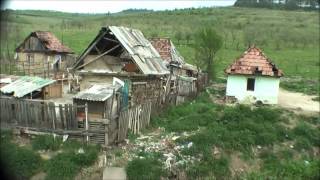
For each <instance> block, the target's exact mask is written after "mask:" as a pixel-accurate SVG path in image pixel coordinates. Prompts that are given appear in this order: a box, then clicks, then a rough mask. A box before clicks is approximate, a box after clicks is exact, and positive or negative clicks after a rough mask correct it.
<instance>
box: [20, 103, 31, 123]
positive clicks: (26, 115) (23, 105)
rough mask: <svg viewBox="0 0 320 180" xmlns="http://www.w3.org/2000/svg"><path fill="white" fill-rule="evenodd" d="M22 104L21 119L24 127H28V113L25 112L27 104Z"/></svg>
mask: <svg viewBox="0 0 320 180" xmlns="http://www.w3.org/2000/svg"><path fill="white" fill-rule="evenodd" d="M21 102H22V108H23V118H24V119H25V127H29V115H28V114H29V113H28V110H27V107H28V104H27V103H26V102H24V101H21Z"/></svg>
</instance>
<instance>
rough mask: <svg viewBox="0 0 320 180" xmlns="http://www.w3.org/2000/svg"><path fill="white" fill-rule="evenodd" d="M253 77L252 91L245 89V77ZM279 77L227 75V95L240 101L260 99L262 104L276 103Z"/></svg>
mask: <svg viewBox="0 0 320 180" xmlns="http://www.w3.org/2000/svg"><path fill="white" fill-rule="evenodd" d="M248 78H255V87H254V91H247V79H248ZM279 82H280V78H275V77H264V76H256V77H255V76H244V75H229V76H228V80H227V91H226V95H227V96H235V97H236V98H237V99H238V101H239V102H241V103H254V102H256V101H261V102H263V103H264V104H277V103H278V91H279Z"/></svg>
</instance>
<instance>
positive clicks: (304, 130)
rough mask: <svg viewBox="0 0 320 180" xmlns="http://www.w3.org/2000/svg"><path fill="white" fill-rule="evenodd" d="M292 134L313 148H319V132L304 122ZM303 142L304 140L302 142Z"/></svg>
mask: <svg viewBox="0 0 320 180" xmlns="http://www.w3.org/2000/svg"><path fill="white" fill-rule="evenodd" d="M293 133H294V135H295V136H296V137H303V138H306V139H308V141H309V142H310V143H311V144H312V145H314V146H320V131H319V129H315V128H312V127H311V126H310V125H309V124H307V123H305V122H303V121H302V122H300V123H299V124H298V125H297V126H296V127H295V128H294V129H293ZM304 141H305V140H304Z"/></svg>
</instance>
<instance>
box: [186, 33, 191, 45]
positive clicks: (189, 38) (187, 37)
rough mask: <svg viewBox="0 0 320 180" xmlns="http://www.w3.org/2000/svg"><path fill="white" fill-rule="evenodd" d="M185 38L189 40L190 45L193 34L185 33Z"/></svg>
mask: <svg viewBox="0 0 320 180" xmlns="http://www.w3.org/2000/svg"><path fill="white" fill-rule="evenodd" d="M185 38H186V40H187V44H189V41H190V40H191V34H190V33H189V32H187V33H185Z"/></svg>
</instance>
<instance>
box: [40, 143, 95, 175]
mask: <svg viewBox="0 0 320 180" xmlns="http://www.w3.org/2000/svg"><path fill="white" fill-rule="evenodd" d="M80 148H82V149H83V153H82V152H81V153H80V152H78V151H79V149H80ZM63 150H64V151H63V153H60V154H58V155H57V156H55V157H53V158H52V159H51V160H50V161H49V162H48V163H47V164H46V167H45V170H46V172H47V179H50V180H51V179H52V180H54V179H73V177H74V176H75V175H76V174H77V172H78V171H79V170H80V169H81V168H83V167H86V166H90V165H92V164H93V163H94V162H95V161H96V159H97V157H98V153H99V146H97V145H82V144H81V143H79V142H78V141H68V142H66V143H64V145H63Z"/></svg>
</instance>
